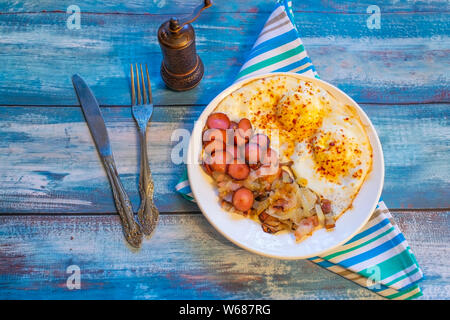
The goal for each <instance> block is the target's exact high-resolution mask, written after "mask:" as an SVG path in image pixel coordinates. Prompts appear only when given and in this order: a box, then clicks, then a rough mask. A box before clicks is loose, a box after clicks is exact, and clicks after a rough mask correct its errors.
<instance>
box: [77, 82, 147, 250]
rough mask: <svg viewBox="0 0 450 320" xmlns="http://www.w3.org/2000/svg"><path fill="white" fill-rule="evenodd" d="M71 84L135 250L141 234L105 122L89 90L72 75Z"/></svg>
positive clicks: (124, 231) (139, 242)
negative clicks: (121, 178) (115, 159)
mask: <svg viewBox="0 0 450 320" xmlns="http://www.w3.org/2000/svg"><path fill="white" fill-rule="evenodd" d="M72 83H73V86H74V88H75V92H76V95H77V97H78V101H79V102H80V104H81V109H82V110H83V114H84V117H85V119H86V122H87V125H88V127H89V130H90V132H91V135H92V138H93V140H94V142H95V145H96V147H97V151H98V153H99V154H100V158H101V159H102V163H103V166H104V167H105V170H106V174H107V176H108V179H109V182H110V184H111V188H112V191H113V196H114V202H115V204H116V208H117V211H118V213H119V216H120V220H121V222H122V229H123V233H124V235H125V238H126V240H127V241H128V243H129V244H130V245H132V246H133V247H136V248H138V247H139V246H140V245H141V243H142V237H143V234H142V231H141V228H140V226H139V225H138V224H137V222H136V221H135V219H134V213H133V209H132V207H131V202H130V199H129V198H128V195H127V194H126V192H125V188H124V187H123V185H122V183H121V181H120V178H119V174H118V172H117V169H116V164H115V162H114V157H113V153H112V149H111V144H110V142H109V137H108V131H107V130H106V125H105V121H104V119H103V116H102V112H101V111H100V107H99V105H98V102H97V99H95V96H94V94H93V93H92V91H91V89H90V88H89V86H88V85H87V84H86V82H85V81H84V80H83V79H82V78H81V77H80V76H79V75H77V74H75V75H73V76H72Z"/></svg>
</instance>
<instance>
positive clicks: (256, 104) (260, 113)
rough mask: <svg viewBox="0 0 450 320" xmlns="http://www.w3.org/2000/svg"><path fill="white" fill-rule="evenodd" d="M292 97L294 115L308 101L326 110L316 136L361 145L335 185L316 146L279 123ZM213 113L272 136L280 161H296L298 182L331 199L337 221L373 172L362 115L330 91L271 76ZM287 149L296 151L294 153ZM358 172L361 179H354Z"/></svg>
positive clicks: (236, 93)
mask: <svg viewBox="0 0 450 320" xmlns="http://www.w3.org/2000/svg"><path fill="white" fill-rule="evenodd" d="M293 93H295V94H297V95H298V96H300V97H301V99H299V100H297V102H296V100H295V99H293V102H292V103H294V104H295V103H298V105H292V110H295V108H298V107H299V106H302V105H303V104H304V103H305V101H308V102H309V103H313V104H315V105H317V106H319V107H320V108H325V109H326V112H325V113H324V116H323V119H322V123H321V125H320V127H319V128H318V130H317V132H316V133H315V134H316V135H318V136H320V134H321V133H324V132H330V133H331V134H332V135H333V136H335V137H336V138H337V139H344V140H345V139H348V141H351V142H352V144H354V145H355V146H357V148H358V150H359V151H360V152H359V153H358V154H357V155H356V156H354V157H352V158H353V160H355V162H354V163H353V165H352V166H351V168H350V169H349V170H348V172H346V173H345V174H341V175H338V177H337V178H336V179H331V180H330V179H329V178H328V177H327V176H324V175H323V174H321V173H320V172H318V171H317V166H318V163H317V161H316V160H317V159H316V157H315V155H314V152H311V141H310V140H309V139H304V140H302V141H300V140H298V137H297V136H295V135H292V133H290V132H287V131H286V129H285V128H284V127H283V124H282V123H281V124H280V121H277V120H276V119H277V118H276V115H277V110H278V109H277V108H278V107H279V103H280V101H281V102H283V98H285V95H292V94H293ZM289 107H291V106H289ZM214 112H223V113H225V114H227V115H228V117H229V118H230V120H231V121H239V120H240V119H241V118H248V119H249V120H250V121H251V122H252V125H253V128H254V129H255V131H256V132H257V133H263V134H266V135H267V136H269V138H270V139H271V147H272V148H273V149H275V150H276V151H278V152H279V154H280V156H281V161H282V162H285V161H289V160H291V161H293V165H292V170H293V172H294V174H295V176H296V177H297V178H298V179H297V181H301V184H302V185H303V186H306V187H308V188H310V189H312V190H313V191H315V192H316V193H317V194H319V195H320V196H322V197H323V198H326V199H328V200H331V203H332V212H333V213H334V215H335V216H339V215H341V214H342V213H343V212H345V210H347V209H348V208H350V207H351V204H352V202H353V199H354V198H355V197H356V195H357V194H358V191H359V189H360V187H361V185H362V183H363V182H364V180H365V178H366V176H367V174H368V173H369V172H370V170H371V166H372V148H371V145H370V142H369V138H368V135H367V132H366V130H365V127H364V125H363V124H362V123H361V120H360V118H359V116H358V114H357V112H356V111H355V110H354V109H353V108H352V107H351V106H347V105H342V104H340V103H338V102H337V101H336V100H335V99H334V98H333V97H332V96H330V95H329V94H328V93H327V92H326V90H324V89H322V88H321V87H319V86H317V85H314V84H313V83H311V82H305V81H303V80H300V79H297V78H294V77H290V76H271V77H266V78H264V79H259V80H255V81H252V82H250V83H248V84H246V85H244V86H243V87H241V88H240V89H238V90H236V91H234V92H233V93H232V94H230V95H228V96H227V97H225V98H224V99H223V100H222V101H221V102H220V103H219V104H218V106H217V108H216V109H215V111H214ZM313 136H314V135H313ZM344 136H345V138H343V137H344ZM310 138H312V137H310ZM308 144H309V147H308ZM288 145H291V146H293V148H291V149H292V150H290V149H289V147H288ZM357 171H359V172H360V174H357V175H356V176H355V172H357Z"/></svg>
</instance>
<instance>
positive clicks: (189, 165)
mask: <svg viewBox="0 0 450 320" xmlns="http://www.w3.org/2000/svg"><path fill="white" fill-rule="evenodd" d="M270 76H293V77H295V78H298V79H301V80H305V81H313V82H319V83H322V84H324V85H325V86H330V87H331V88H333V89H334V90H336V91H338V92H340V93H341V94H343V95H344V96H345V97H346V98H347V99H348V100H349V101H351V102H352V103H353V106H356V107H357V109H358V110H357V111H358V114H359V113H362V114H363V115H364V116H365V118H366V119H365V120H367V124H368V125H369V128H370V131H371V132H372V133H373V134H374V138H375V142H376V144H377V148H378V150H379V155H380V157H379V160H380V170H381V172H380V175H381V176H380V180H381V182H380V183H379V185H378V190H377V193H376V197H375V198H374V199H376V200H374V203H373V204H372V205H371V210H370V211H369V212H371V213H368V214H366V217H365V219H364V221H363V222H362V223H361V225H360V226H359V227H358V228H356V230H355V231H354V232H352V233H351V234H350V235H349V236H348V237H346V238H345V239H343V240H341V241H339V242H338V243H336V244H334V245H333V246H331V247H329V248H326V249H323V250H321V251H318V252H315V253H314V254H307V255H299V256H283V255H276V254H270V253H267V252H264V251H260V250H256V249H253V248H250V247H248V246H246V245H245V243H243V242H242V241H238V240H236V239H233V238H232V237H229V236H228V235H227V234H226V233H225V232H224V231H222V228H220V226H218V225H217V224H215V223H214V221H213V220H212V219H211V217H210V216H209V215H208V214H207V213H205V211H206V210H205V209H204V208H203V206H202V203H201V201H198V200H197V196H196V191H195V190H196V187H195V184H192V183H191V182H192V179H193V178H192V175H193V169H194V167H196V166H199V165H200V164H198V163H195V161H194V162H189V161H188V162H187V164H186V166H187V173H188V180H189V184H190V186H191V190H192V195H193V197H194V199H195V200H196V203H197V205H198V207H199V208H200V211H201V212H202V215H203V216H204V217H206V219H207V220H208V222H209V223H210V224H211V225H212V226H213V227H214V229H216V231H218V232H219V233H220V234H221V235H222V236H223V237H225V238H226V239H227V240H229V241H230V242H232V243H233V244H235V245H237V246H238V247H240V248H242V249H245V250H247V251H249V252H252V253H255V254H258V255H261V256H265V257H269V258H275V259H280V260H301V259H308V258H312V257H316V256H319V255H322V254H323V253H325V252H329V251H331V250H333V249H335V248H337V247H339V246H341V245H342V244H344V243H346V242H348V241H349V240H350V239H351V238H353V237H354V236H355V235H356V234H357V233H358V232H359V231H360V230H361V229H362V228H363V227H364V226H365V225H366V224H367V222H368V221H369V219H370V217H371V216H372V214H373V212H374V210H375V209H376V207H377V205H378V203H379V201H380V197H381V193H382V191H383V186H384V178H385V165H384V154H383V149H382V146H381V142H380V138H379V136H378V133H377V131H376V129H375V127H374V125H373V123H372V121H371V120H370V118H369V116H368V115H367V114H366V113H365V111H364V110H363V109H362V108H361V106H360V105H359V104H358V103H357V102H356V101H354V100H353V99H352V98H351V97H350V96H348V95H347V94H346V93H345V92H344V91H342V90H341V89H339V88H338V87H336V86H334V85H332V84H331V83H329V82H326V81H324V80H322V79H319V78H312V77H309V76H305V75H302V74H298V73H293V72H270V73H264V74H260V75H256V76H252V77H246V78H244V79H241V80H239V81H237V82H235V83H233V84H231V85H230V86H228V87H227V88H225V89H224V90H222V91H221V92H220V93H219V94H218V95H216V96H215V97H214V98H213V99H212V100H211V101H210V102H209V103H208V104H207V106H206V107H205V109H204V110H203V111H202V113H201V114H200V115H199V116H198V118H197V120H196V121H195V122H194V127H193V129H192V132H191V136H190V138H189V145H188V152H187V159H194V158H193V156H195V155H193V152H194V148H195V147H194V145H195V141H194V131H195V130H196V128H197V127H198V126H199V125H200V122H199V121H198V120H199V119H200V118H202V117H203V115H204V114H205V113H206V112H210V111H209V109H212V108H215V107H217V105H218V104H219V103H220V101H222V100H223V99H224V98H225V97H226V96H228V95H229V94H230V93H232V92H234V91H235V90H237V89H239V87H241V86H243V85H244V84H246V83H249V82H252V81H254V80H257V79H261V78H265V77H270ZM324 89H325V88H324ZM371 143H372V142H371ZM372 149H374V148H373V146H372ZM372 170H373V164H372ZM366 181H367V180H365V181H364V182H363V184H362V185H361V188H362V186H363V185H364V184H365V183H366ZM358 192H359V191H358ZM355 199H356V198H355ZM343 214H345V212H344V213H343ZM313 236H314V234H313V235H312V236H311V237H313Z"/></svg>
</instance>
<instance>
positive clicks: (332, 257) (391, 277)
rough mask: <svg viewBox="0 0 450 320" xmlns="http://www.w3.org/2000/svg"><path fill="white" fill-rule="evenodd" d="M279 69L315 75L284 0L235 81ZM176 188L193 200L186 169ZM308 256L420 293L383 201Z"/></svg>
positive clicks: (402, 293) (384, 285)
mask: <svg viewBox="0 0 450 320" xmlns="http://www.w3.org/2000/svg"><path fill="white" fill-rule="evenodd" d="M280 71H290V72H297V73H301V74H304V75H307V76H310V77H317V78H318V75H317V72H316V70H315V68H314V65H313V64H312V62H311V59H310V58H309V57H308V55H307V53H306V50H305V48H304V46H303V43H302V41H301V40H300V37H299V34H298V30H297V27H296V26H295V22H294V15H293V11H292V4H291V2H290V1H286V0H279V1H278V2H277V5H276V8H275V10H274V11H273V13H272V14H271V15H270V17H269V18H268V20H267V22H266V24H265V25H264V28H263V30H262V31H261V33H260V34H259V36H258V39H257V40H256V43H255V45H254V46H253V48H252V50H251V52H250V55H249V56H248V58H247V62H246V63H245V64H244V65H243V66H242V69H241V70H240V72H239V74H238V76H237V80H242V79H244V78H246V77H250V76H254V75H258V74H262V73H267V72H280ZM175 188H176V190H177V191H178V192H179V193H180V194H181V195H183V196H184V197H185V198H186V199H188V200H191V201H194V199H193V196H192V192H191V189H190V187H189V182H188V178H187V173H186V172H185V174H184V175H183V177H182V179H181V180H180V182H179V183H178V184H177V186H176V187H175ZM309 260H310V261H312V262H314V263H316V264H318V265H319V266H321V267H323V268H326V269H328V270H330V271H332V272H334V273H336V274H338V275H340V276H342V277H345V278H347V279H349V280H351V281H353V282H355V283H357V284H359V285H361V286H363V287H366V288H368V289H369V290H372V291H373V292H376V293H377V294H379V295H381V296H383V297H386V298H388V299H399V300H406V299H414V298H417V297H419V296H421V295H422V292H421V290H420V288H419V286H418V282H419V281H420V280H421V279H422V278H423V273H422V270H421V269H420V267H419V265H418V264H417V261H416V259H415V257H414V254H413V253H412V251H411V248H410V247H409V245H408V243H407V241H406V240H405V238H404V236H403V234H402V233H401V231H400V229H399V228H398V226H397V225H396V223H395V222H394V220H393V219H392V216H391V215H390V213H389V210H388V209H387V208H386V206H385V205H384V203H383V202H382V201H380V202H379V204H378V207H377V209H376V210H375V212H374V213H373V215H372V217H371V218H370V220H369V222H368V223H367V225H366V226H365V227H364V228H363V229H362V230H361V231H360V232H359V233H358V234H357V235H356V236H355V237H353V238H352V239H351V240H350V241H348V242H347V243H346V244H344V245H342V246H340V247H339V248H337V249H335V250H333V251H330V252H327V253H326V254H323V255H321V256H320V257H319V256H318V257H313V258H310V259H309Z"/></svg>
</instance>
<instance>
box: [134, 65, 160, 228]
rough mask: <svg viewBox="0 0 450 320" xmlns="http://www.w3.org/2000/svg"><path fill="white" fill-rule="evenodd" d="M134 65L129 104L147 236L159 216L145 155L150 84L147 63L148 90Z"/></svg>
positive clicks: (142, 220)
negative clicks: (138, 146) (134, 127)
mask: <svg viewBox="0 0 450 320" xmlns="http://www.w3.org/2000/svg"><path fill="white" fill-rule="evenodd" d="M135 66H136V83H137V86H136V88H137V94H136V90H135V85H134V79H135V76H134V72H133V65H131V67H130V72H131V105H132V111H133V118H134V119H135V120H136V123H137V125H138V127H139V140H140V144H141V159H140V173H139V193H140V195H141V204H140V206H139V210H138V221H139V223H140V225H141V227H142V232H143V233H144V234H145V235H147V236H149V235H151V234H152V233H153V231H154V230H155V227H156V225H157V223H158V218H159V212H158V209H157V208H156V206H155V204H154V203H153V193H154V184H153V180H152V173H151V171H150V167H149V165H148V155H147V135H146V129H147V125H148V122H149V120H150V117H151V116H152V113H153V101H152V88H151V84H150V76H149V74H148V68H147V65H145V70H146V74H147V84H148V92H147V89H146V87H145V81H144V72H143V70H142V64H141V65H140V75H139V69H138V66H137V64H135ZM139 76H140V78H141V81H139ZM141 86H142V90H141ZM141 92H142V96H141ZM136 97H137V99H136ZM141 98H142V100H141Z"/></svg>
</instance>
